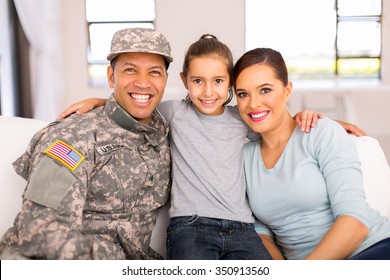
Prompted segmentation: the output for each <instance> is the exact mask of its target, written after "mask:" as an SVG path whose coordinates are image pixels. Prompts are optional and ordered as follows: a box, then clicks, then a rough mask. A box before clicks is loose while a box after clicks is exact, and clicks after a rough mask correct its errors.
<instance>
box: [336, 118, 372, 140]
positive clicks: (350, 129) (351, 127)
mask: <svg viewBox="0 0 390 280" xmlns="http://www.w3.org/2000/svg"><path fill="white" fill-rule="evenodd" d="M336 122H338V123H339V124H341V126H342V127H343V128H344V129H345V130H346V131H347V132H348V133H351V134H354V135H356V136H358V137H360V136H367V133H366V132H365V131H364V130H362V129H361V128H359V127H358V126H357V125H354V124H351V123H346V122H343V121H339V120H336Z"/></svg>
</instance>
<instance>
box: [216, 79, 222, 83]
mask: <svg viewBox="0 0 390 280" xmlns="http://www.w3.org/2000/svg"><path fill="white" fill-rule="evenodd" d="M215 82H216V83H217V84H220V83H223V80H222V79H216V80H215Z"/></svg>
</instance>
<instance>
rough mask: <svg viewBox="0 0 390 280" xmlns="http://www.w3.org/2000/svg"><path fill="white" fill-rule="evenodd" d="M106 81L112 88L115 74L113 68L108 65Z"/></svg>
mask: <svg viewBox="0 0 390 280" xmlns="http://www.w3.org/2000/svg"><path fill="white" fill-rule="evenodd" d="M107 81H108V85H109V87H110V88H114V84H115V76H114V69H113V68H112V67H111V65H109V66H108V67H107Z"/></svg>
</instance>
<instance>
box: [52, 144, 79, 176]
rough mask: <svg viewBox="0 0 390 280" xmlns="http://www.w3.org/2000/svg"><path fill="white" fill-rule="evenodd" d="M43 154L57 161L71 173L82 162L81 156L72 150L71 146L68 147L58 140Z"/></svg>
mask: <svg viewBox="0 0 390 280" xmlns="http://www.w3.org/2000/svg"><path fill="white" fill-rule="evenodd" d="M45 153H46V154H47V155H49V156H51V157H53V158H55V159H56V160H58V161H59V162H61V163H62V164H63V165H64V166H66V167H68V168H69V169H70V170H72V171H74V170H75V169H76V168H77V167H78V166H79V165H80V163H81V162H82V161H83V160H84V157H83V155H82V154H80V153H79V152H78V151H77V150H76V149H74V148H72V146H69V145H68V144H66V143H64V142H62V141H60V140H56V141H55V142H54V143H53V144H52V145H51V146H50V147H49V148H48V149H47V150H46V151H45Z"/></svg>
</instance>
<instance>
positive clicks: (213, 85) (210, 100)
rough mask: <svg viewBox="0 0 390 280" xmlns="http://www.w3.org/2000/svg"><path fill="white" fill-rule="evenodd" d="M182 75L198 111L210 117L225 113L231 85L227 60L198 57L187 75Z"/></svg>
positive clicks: (192, 61)
mask: <svg viewBox="0 0 390 280" xmlns="http://www.w3.org/2000/svg"><path fill="white" fill-rule="evenodd" d="M180 75H181V79H182V81H183V83H184V85H185V87H186V88H187V89H188V91H189V97H190V99H191V101H192V103H193V104H194V106H195V108H196V110H197V111H199V112H200V113H202V114H205V115H209V116H217V115H220V114H222V113H223V110H224V109H223V108H224V107H223V104H224V103H225V101H226V100H227V99H228V96H229V94H228V91H229V85H230V76H229V72H228V66H227V62H226V59H224V58H223V57H221V56H218V55H209V56H201V57H196V58H194V59H192V60H191V61H190V63H189V68H188V73H187V75H186V76H184V75H183V73H181V74H180Z"/></svg>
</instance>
